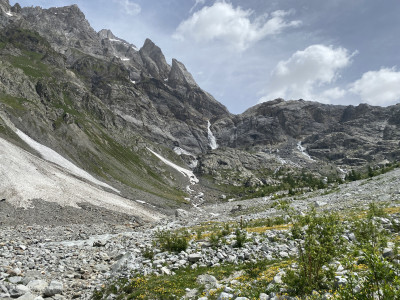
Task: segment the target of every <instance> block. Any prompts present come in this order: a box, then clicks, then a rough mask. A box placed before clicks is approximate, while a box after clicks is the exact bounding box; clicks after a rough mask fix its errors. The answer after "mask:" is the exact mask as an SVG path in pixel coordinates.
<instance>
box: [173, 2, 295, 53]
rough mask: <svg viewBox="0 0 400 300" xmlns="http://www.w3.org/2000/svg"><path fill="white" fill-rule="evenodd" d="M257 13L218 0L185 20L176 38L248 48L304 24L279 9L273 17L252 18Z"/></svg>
mask: <svg viewBox="0 0 400 300" xmlns="http://www.w3.org/2000/svg"><path fill="white" fill-rule="evenodd" d="M196 2H197V1H196ZM253 13H254V12H253V11H252V10H244V9H242V8H241V7H240V6H238V7H236V8H234V7H233V6H232V4H231V3H226V2H225V1H222V2H221V1H218V2H216V3H214V5H212V6H206V7H203V8H202V9H201V10H199V11H197V12H195V13H194V14H193V15H192V16H191V17H190V18H188V19H187V20H185V21H183V22H181V23H180V24H179V26H178V28H177V29H176V31H175V33H174V35H173V38H175V39H178V40H185V39H189V40H194V41H196V42H199V43H204V42H210V41H220V42H223V43H224V44H226V45H228V46H230V47H232V48H233V49H236V50H238V51H244V50H246V49H247V48H248V47H250V46H251V45H252V44H253V43H255V42H257V41H260V40H262V39H263V38H265V37H267V36H270V35H275V34H279V33H280V32H281V31H282V30H283V29H285V28H288V27H296V26H299V25H300V24H301V22H300V21H289V22H288V21H286V20H285V18H286V17H287V16H288V15H290V12H288V11H282V10H279V11H275V12H273V13H272V14H271V15H270V16H268V15H263V16H261V17H258V18H255V19H254V20H252V19H251V16H252V15H253Z"/></svg>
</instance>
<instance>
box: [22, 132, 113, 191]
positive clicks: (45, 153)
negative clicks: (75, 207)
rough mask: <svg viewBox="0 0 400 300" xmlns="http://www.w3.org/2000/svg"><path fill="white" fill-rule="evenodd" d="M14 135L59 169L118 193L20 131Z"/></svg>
mask: <svg viewBox="0 0 400 300" xmlns="http://www.w3.org/2000/svg"><path fill="white" fill-rule="evenodd" d="M15 133H16V134H17V135H18V136H19V137H20V138H21V139H22V140H23V141H24V142H25V143H27V144H28V145H29V146H30V147H31V148H32V149H35V150H36V151H38V152H39V153H40V155H41V156H42V158H43V159H45V160H48V161H50V162H52V163H55V164H57V165H59V166H60V167H63V168H65V169H67V170H68V171H69V172H71V173H72V174H74V175H76V176H78V177H81V178H84V179H86V180H88V181H90V182H92V183H94V184H97V185H99V186H102V187H105V188H108V189H111V190H113V191H114V192H117V193H120V191H118V190H117V189H115V188H113V187H112V186H110V185H108V184H106V183H104V182H102V181H100V180H97V179H96V178H94V177H93V176H92V175H90V174H89V173H88V172H86V171H84V170H82V169H81V168H79V167H77V166H76V165H74V164H73V163H71V162H70V161H69V160H67V159H65V158H64V157H62V156H61V155H60V154H58V153H57V152H56V151H54V150H52V149H50V148H49V147H46V146H44V145H42V144H40V143H38V142H36V141H35V140H33V139H32V138H30V137H29V136H28V135H26V134H25V133H23V132H22V131H21V130H19V129H17V128H16V130H15Z"/></svg>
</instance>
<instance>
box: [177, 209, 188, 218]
mask: <svg viewBox="0 0 400 300" xmlns="http://www.w3.org/2000/svg"><path fill="white" fill-rule="evenodd" d="M188 216H189V212H188V211H186V210H184V209H181V208H178V209H177V210H175V217H177V218H187V217H188Z"/></svg>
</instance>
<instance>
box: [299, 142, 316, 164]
mask: <svg viewBox="0 0 400 300" xmlns="http://www.w3.org/2000/svg"><path fill="white" fill-rule="evenodd" d="M297 150H299V151H300V153H301V154H303V155H304V156H305V157H307V158H308V159H309V160H311V161H315V160H314V159H312V158H311V156H310V155H309V154H308V153H307V152H306V148H304V147H303V146H302V145H301V142H298V143H297Z"/></svg>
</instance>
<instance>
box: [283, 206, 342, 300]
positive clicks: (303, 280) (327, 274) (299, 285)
mask: <svg viewBox="0 0 400 300" xmlns="http://www.w3.org/2000/svg"><path fill="white" fill-rule="evenodd" d="M301 227H303V229H302V228H301ZM342 232H343V227H342V225H341V222H340V219H339V217H338V216H337V215H336V214H325V215H322V216H318V215H317V213H316V211H315V210H312V211H311V212H310V213H309V214H308V215H306V216H305V217H298V218H297V220H296V222H295V223H294V226H293V228H292V235H293V236H294V237H300V238H301V239H302V240H303V241H302V242H298V250H299V257H298V262H297V263H298V267H297V268H296V269H288V270H287V271H286V275H285V276H284V277H283V281H284V283H286V285H287V287H288V291H289V293H290V294H292V295H308V294H311V292H312V291H313V290H323V289H328V288H329V287H330V286H333V282H334V279H335V277H334V276H335V273H334V270H333V269H332V268H331V267H330V266H329V263H331V262H332V261H333V259H334V258H335V257H337V256H338V255H339V254H340V253H342V252H343V250H344V248H343V240H342V238H341V235H342Z"/></svg>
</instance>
